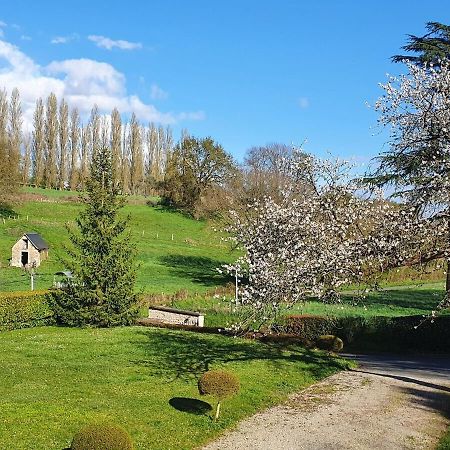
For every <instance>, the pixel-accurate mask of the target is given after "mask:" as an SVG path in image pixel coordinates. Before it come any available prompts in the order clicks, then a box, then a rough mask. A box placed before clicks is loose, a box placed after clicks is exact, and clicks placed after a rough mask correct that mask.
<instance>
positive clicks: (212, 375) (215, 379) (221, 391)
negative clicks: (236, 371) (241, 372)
mask: <svg viewBox="0 0 450 450" xmlns="http://www.w3.org/2000/svg"><path fill="white" fill-rule="evenodd" d="M239 387H240V385H239V380H238V379H237V377H236V376H235V375H233V374H232V373H230V372H225V371H224V370H210V371H209V372H205V373H204V374H203V375H202V376H201V377H200V379H199V380H198V391H199V392H200V394H202V395H212V396H214V397H216V398H217V399H218V400H223V399H224V398H227V397H231V396H232V395H235V394H237V393H238V392H239Z"/></svg>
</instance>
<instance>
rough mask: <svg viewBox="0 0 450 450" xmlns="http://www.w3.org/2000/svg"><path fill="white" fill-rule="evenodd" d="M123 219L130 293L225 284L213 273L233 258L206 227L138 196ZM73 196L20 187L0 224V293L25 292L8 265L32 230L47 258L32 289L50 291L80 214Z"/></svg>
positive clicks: (20, 275)
mask: <svg viewBox="0 0 450 450" xmlns="http://www.w3.org/2000/svg"><path fill="white" fill-rule="evenodd" d="M127 199H128V205H127V206H126V207H125V208H124V210H123V211H124V214H129V215H130V217H131V232H132V236H133V240H134V241H135V243H136V244H137V248H138V258H137V259H138V262H139V270H138V280H137V286H136V288H137V289H138V290H143V291H144V292H149V293H161V292H164V293H173V292H175V291H177V290H179V289H187V290H189V291H191V292H203V291H205V290H207V289H210V288H212V287H214V286H217V285H222V284H225V283H226V282H227V279H226V278H225V277H224V276H222V275H220V274H219V273H218V272H217V271H216V270H215V269H216V268H217V267H219V266H220V265H221V264H223V263H226V262H231V261H233V260H234V259H236V257H237V254H236V253H232V252H231V251H230V249H229V248H228V247H227V246H226V245H225V244H224V243H223V242H222V241H221V236H220V234H219V233H217V232H214V231H213V229H212V227H211V225H210V224H209V223H208V222H205V221H198V220H194V219H191V218H189V217H186V216H184V215H183V214H181V213H178V212H174V211H171V210H168V209H165V208H162V207H159V206H156V207H155V206H148V205H147V201H148V200H149V199H146V198H144V197H128V198H127ZM81 208H82V204H81V203H80V201H79V200H78V193H76V192H70V191H55V190H49V189H35V188H26V189H24V190H23V192H22V193H21V194H20V196H19V198H18V202H17V204H16V205H14V206H13V208H12V210H11V211H9V212H6V213H5V211H3V215H5V214H6V217H5V218H4V219H0V291H19V290H28V289H29V279H28V276H26V274H24V272H23V271H22V270H21V269H16V268H12V267H9V266H8V259H9V258H10V257H11V247H12V246H13V245H14V243H15V242H16V241H17V240H18V239H19V238H20V237H21V236H22V235H23V234H24V233H26V232H30V231H36V232H38V233H40V234H41V236H42V237H43V238H44V239H45V240H46V242H48V243H49V245H50V251H49V259H48V260H47V261H44V262H43V264H42V265H41V267H40V268H39V269H38V270H37V272H38V276H37V278H36V282H35V286H36V288H37V289H45V288H48V287H50V286H51V284H52V282H53V274H54V273H55V272H57V271H59V270H63V269H64V268H65V267H64V266H63V264H62V263H61V261H60V260H59V259H58V256H61V255H64V253H65V250H64V246H65V245H67V244H68V243H69V240H68V234H67V231H66V229H65V224H67V223H73V221H74V220H75V218H76V217H77V214H78V212H79V211H80V210H81Z"/></svg>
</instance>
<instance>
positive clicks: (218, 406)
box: [214, 402, 220, 422]
mask: <svg viewBox="0 0 450 450" xmlns="http://www.w3.org/2000/svg"><path fill="white" fill-rule="evenodd" d="M219 414H220V402H217V408H216V415H215V417H214V422H217V419H218V418H219Z"/></svg>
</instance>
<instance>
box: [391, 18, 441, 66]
mask: <svg viewBox="0 0 450 450" xmlns="http://www.w3.org/2000/svg"><path fill="white" fill-rule="evenodd" d="M426 28H427V30H428V33H427V34H425V35H424V36H413V35H410V36H409V39H408V44H406V45H405V46H403V47H402V50H405V51H407V52H409V53H416V54H417V53H418V55H417V56H411V55H395V56H393V57H392V60H393V61H394V62H403V61H409V62H413V63H415V64H418V65H422V64H424V63H429V62H432V63H434V64H439V63H440V60H443V59H448V58H449V57H450V26H448V25H444V24H442V23H439V22H427V24H426Z"/></svg>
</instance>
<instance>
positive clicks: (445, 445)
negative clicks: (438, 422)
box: [436, 428, 450, 450]
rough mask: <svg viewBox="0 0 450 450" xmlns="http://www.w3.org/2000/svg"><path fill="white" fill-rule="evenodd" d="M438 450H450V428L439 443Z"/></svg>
mask: <svg viewBox="0 0 450 450" xmlns="http://www.w3.org/2000/svg"><path fill="white" fill-rule="evenodd" d="M436 450H450V428H449V429H448V430H447V433H445V436H443V437H442V438H441V440H440V441H439V445H438V446H437V448H436Z"/></svg>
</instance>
